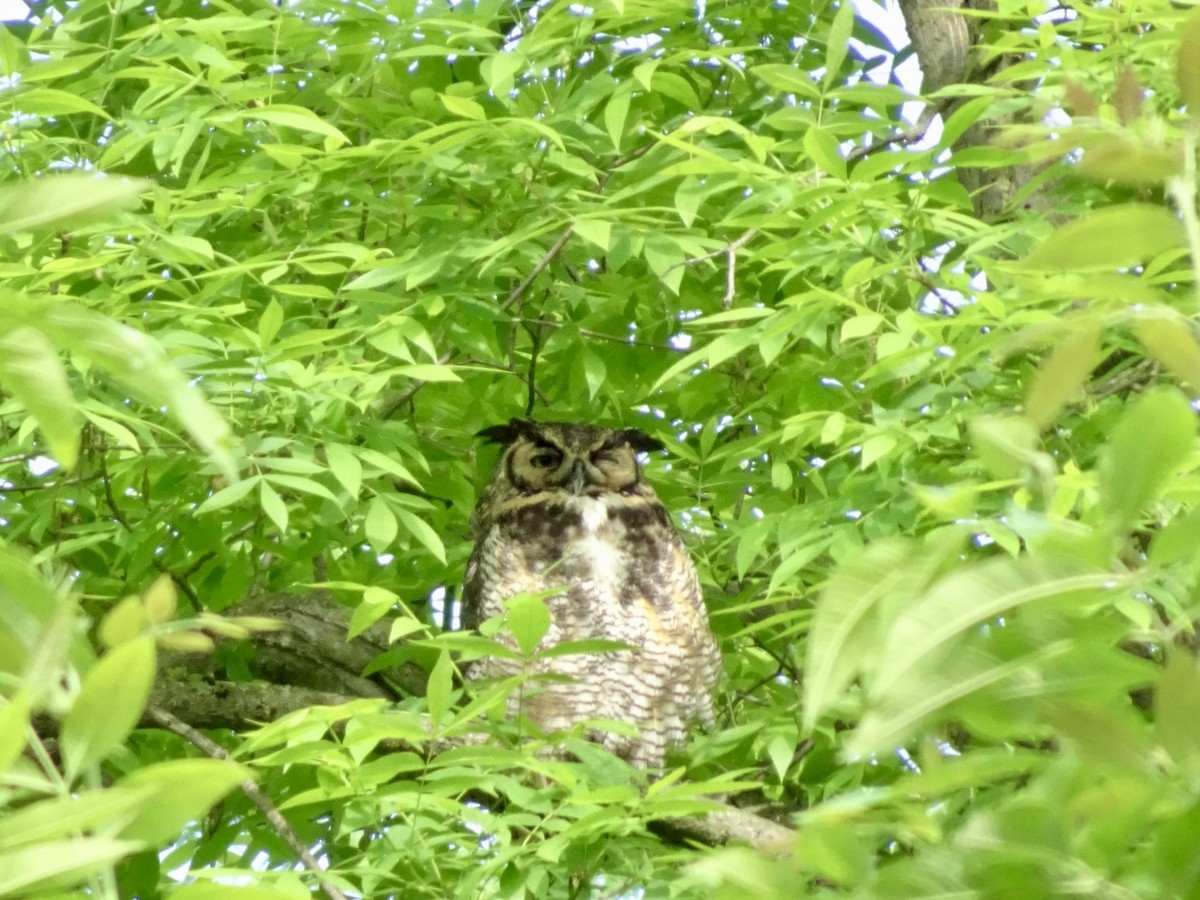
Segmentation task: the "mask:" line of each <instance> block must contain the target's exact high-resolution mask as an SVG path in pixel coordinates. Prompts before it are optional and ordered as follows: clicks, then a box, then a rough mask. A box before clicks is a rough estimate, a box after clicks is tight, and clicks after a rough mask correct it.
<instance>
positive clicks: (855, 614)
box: [801, 540, 955, 733]
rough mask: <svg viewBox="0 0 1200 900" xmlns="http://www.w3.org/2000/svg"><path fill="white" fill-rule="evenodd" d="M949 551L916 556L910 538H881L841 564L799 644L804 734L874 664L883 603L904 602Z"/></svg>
mask: <svg viewBox="0 0 1200 900" xmlns="http://www.w3.org/2000/svg"><path fill="white" fill-rule="evenodd" d="M954 549H955V548H954V547H952V546H951V545H950V544H949V543H947V544H945V545H943V546H941V547H935V548H932V552H926V553H924V554H918V553H916V552H914V551H915V547H914V545H913V544H912V543H910V542H906V541H899V540H892V541H886V542H881V543H879V544H876V545H875V546H873V547H871V548H870V549H868V550H867V551H866V552H865V553H863V554H862V555H861V556H859V557H858V558H857V559H855V560H853V561H852V562H849V561H848V562H847V563H846V564H844V565H842V566H841V567H840V568H839V569H838V571H837V572H836V573H835V574H834V576H833V577H832V578H831V579H830V580H829V583H828V584H827V585H826V586H825V589H824V590H823V591H822V592H821V596H820V599H819V600H818V602H817V608H816V612H815V614H814V616H813V623H812V629H811V632H810V634H809V638H808V640H807V641H806V642H805V647H806V649H807V653H808V660H807V662H806V663H805V666H804V687H803V709H804V714H803V718H802V724H801V727H802V728H803V729H804V731H805V732H806V733H811V732H812V731H813V729H814V728H816V725H817V722H818V721H819V720H820V718H821V717H822V716H823V715H824V714H825V713H826V712H827V711H828V710H830V709H833V708H835V707H836V706H837V705H838V704H839V703H840V702H841V701H842V694H843V692H844V691H845V690H846V688H847V687H848V686H849V685H850V683H851V681H852V680H853V679H854V677H855V676H856V674H857V673H859V672H860V671H863V670H867V669H870V668H874V666H875V665H876V664H877V652H878V649H879V643H880V641H881V640H882V638H883V628H884V625H885V624H886V621H887V619H888V616H887V613H886V609H885V608H884V607H885V604H890V605H892V606H896V607H900V608H902V607H903V606H904V605H906V604H907V603H908V602H909V601H910V599H911V598H913V597H914V596H916V595H917V594H918V592H919V591H921V590H922V589H923V588H924V587H925V585H926V583H927V581H928V579H929V578H930V577H931V576H932V573H933V572H934V571H936V569H937V568H939V567H940V566H941V565H943V564H944V562H945V559H946V557H947V556H948V555H949V554H950V553H952V552H953V551H954ZM913 562H916V563H918V564H916V565H913V564H912V563H913Z"/></svg>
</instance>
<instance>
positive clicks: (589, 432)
mask: <svg viewBox="0 0 1200 900" xmlns="http://www.w3.org/2000/svg"><path fill="white" fill-rule="evenodd" d="M479 435H480V436H481V437H483V438H485V439H487V440H488V441H491V442H494V443H498V444H502V445H504V448H505V449H504V455H503V457H502V458H501V460H500V463H499V464H498V465H497V467H496V470H495V473H494V474H493V476H492V480H491V483H490V484H489V485H488V488H487V490H486V492H485V493H484V496H483V498H482V499H481V500H480V502H479V504H478V505H477V506H476V509H475V516H474V519H473V526H474V534H475V541H476V543H475V548H474V550H473V551H472V553H471V558H470V560H469V561H468V563H467V573H466V581H465V585H464V588H463V624H464V626H465V627H468V628H475V627H478V625H479V624H480V623H481V622H482V621H484V620H485V619H487V618H490V617H491V616H495V615H498V614H500V613H502V612H503V611H504V608H505V607H504V604H505V601H507V600H508V599H509V598H511V597H513V596H515V595H517V594H542V593H545V592H547V591H554V593H552V594H551V596H550V597H549V599H548V600H547V605H548V606H549V609H550V614H551V625H550V629H549V631H548V632H547V633H546V636H545V637H544V638H543V639H542V642H541V644H540V645H539V650H544V649H546V648H548V647H552V646H555V645H557V644H559V643H561V642H563V641H578V640H584V639H589V638H592V639H594V638H600V639H605V640H610V641H619V642H622V643H624V644H627V645H629V646H630V647H631V648H632V649H628V650H618V651H612V652H607V653H591V654H567V655H564V656H559V657H554V658H551V659H545V660H540V661H538V662H537V663H536V664H535V668H534V670H533V674H535V675H552V676H564V677H557V678H550V679H535V680H534V681H532V682H531V683H530V684H531V687H530V691H531V695H526V696H524V697H522V698H521V700H520V711H521V713H522V714H523V715H525V716H527V717H529V718H530V719H531V720H533V721H534V722H536V723H537V724H538V725H539V726H540V727H541V728H542V729H543V730H545V731H547V732H552V731H560V730H564V729H568V728H571V727H572V726H574V725H576V724H578V723H580V722H582V721H585V720H589V719H609V720H617V721H621V722H627V723H629V724H631V725H634V726H636V727H637V728H638V730H639V734H638V735H637V736H634V737H631V736H627V735H618V734H616V733H613V732H608V731H598V730H597V731H592V732H591V733H590V734H589V736H590V737H592V738H593V739H595V740H597V741H599V742H600V743H602V744H603V745H604V746H605V747H607V748H608V749H610V750H612V751H613V752H614V753H617V754H619V755H621V756H623V757H625V758H626V759H628V760H629V761H630V762H631V763H633V764H634V765H639V766H659V765H662V762H663V755H664V753H665V750H666V747H667V746H668V745H672V744H679V743H682V742H683V740H684V737H685V734H686V729H687V726H688V724H689V723H690V722H700V723H701V724H702V725H704V726H706V727H711V726H712V724H713V706H712V691H713V687H714V686H715V684H716V681H717V677H718V675H719V674H720V671H721V656H720V652H719V650H718V649H717V644H716V641H715V640H714V639H713V636H712V632H711V631H710V629H709V626H708V617H707V614H706V612H705V609H704V603H703V600H702V599H701V595H700V583H699V579H698V578H697V576H696V570H695V567H694V566H693V565H692V561H691V558H690V557H689V556H688V553H687V550H686V549H685V547H684V545H683V541H682V540H680V537H679V535H678V533H677V532H676V531H675V528H674V526H673V525H672V523H671V516H670V514H669V513H668V512H667V510H666V508H665V507H664V506H663V505H662V503H661V502H660V501H659V499H658V497H657V496H656V495H655V493H654V489H653V488H651V487H650V485H649V484H647V483H646V482H645V481H644V480H643V479H642V474H641V468H640V466H639V465H638V461H637V454H638V453H642V452H648V451H651V450H661V449H663V445H662V443H661V442H659V441H657V440H655V439H654V438H652V437H650V436H649V435H647V434H645V433H644V432H642V431H639V430H638V429H636V428H624V429H613V428H603V427H599V426H596V425H586V424H573V423H564V422H531V421H527V420H524V419H513V420H512V421H511V422H510V423H509V424H507V425H498V426H494V427H492V428H485V429H484V430H483V431H481V432H479ZM520 671H521V663H520V662H519V661H517V660H510V659H503V658H500V657H488V658H485V659H482V660H480V661H479V662H477V663H475V664H473V665H472V666H471V667H470V669H469V670H468V672H467V675H468V677H469V678H492V677H508V676H512V675H516V674H518V673H519V672H520ZM510 706H512V707H513V709H512V710H510V711H515V706H516V703H515V702H511V701H510Z"/></svg>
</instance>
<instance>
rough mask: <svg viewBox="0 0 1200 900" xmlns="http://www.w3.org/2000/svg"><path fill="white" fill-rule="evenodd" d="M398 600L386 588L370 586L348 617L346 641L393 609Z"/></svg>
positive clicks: (400, 620) (402, 620) (401, 620)
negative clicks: (348, 624) (348, 625)
mask: <svg viewBox="0 0 1200 900" xmlns="http://www.w3.org/2000/svg"><path fill="white" fill-rule="evenodd" d="M399 601H400V598H399V597H398V596H397V595H396V594H394V593H392V592H391V591H389V590H387V589H386V588H381V587H377V586H375V585H372V586H370V587H368V588H367V589H366V590H365V591H363V597H362V602H361V603H359V604H358V606H356V607H354V612H353V613H352V614H351V616H350V627H349V629H348V630H347V633H346V640H353V639H354V638H356V637H358V636H359V635H360V634H362V633H363V632H364V631H366V630H367V629H368V628H370V627H371V626H372V625H374V624H375V623H376V622H378V621H379V620H380V619H382V618H383V617H384V616H385V615H387V614H388V613H390V612H392V610H394V609H395V607H396V604H397V603H398V602H399ZM405 621H412V620H404V619H399V620H397V622H405Z"/></svg>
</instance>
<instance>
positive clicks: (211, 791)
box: [118, 759, 250, 847]
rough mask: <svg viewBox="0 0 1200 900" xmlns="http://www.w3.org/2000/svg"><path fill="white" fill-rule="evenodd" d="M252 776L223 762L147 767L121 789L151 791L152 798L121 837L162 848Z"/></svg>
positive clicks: (179, 762) (178, 762) (122, 783)
mask: <svg viewBox="0 0 1200 900" xmlns="http://www.w3.org/2000/svg"><path fill="white" fill-rule="evenodd" d="M249 780H250V773H249V772H248V771H247V770H246V769H244V768H242V767H241V766H239V765H236V764H235V763H232V762H230V761H228V760H223V759H172V760H167V761H166V762H159V763H153V764H151V765H148V766H143V767H142V768H140V769H138V770H137V771H135V772H133V773H131V774H130V775H127V776H126V777H125V778H123V779H122V780H121V781H120V782H118V786H119V787H121V788H126V789H132V790H136V791H139V792H141V791H149V792H151V794H152V796H151V798H150V799H149V800H147V801H146V802H145V803H144V804H142V805H141V806H140V807H139V808H138V810H137V815H136V816H135V817H134V818H133V821H131V822H130V823H129V824H128V825H125V826H124V827H123V828H122V829H121V832H120V833H121V836H122V837H125V838H129V839H131V840H134V841H141V842H144V843H145V844H146V845H149V846H151V847H158V846H161V845H163V844H165V843H167V842H170V841H174V840H177V839H178V837H179V834H180V832H181V831H183V829H184V827H185V826H186V825H187V824H188V823H189V822H194V821H196V820H198V819H201V818H203V817H204V815H205V814H206V813H207V812H208V811H209V810H210V809H212V807H213V805H214V804H216V803H217V801H218V800H220V799H221V798H222V797H224V796H225V795H226V794H228V793H229V792H230V791H231V790H233V789H234V788H235V787H237V786H238V785H239V784H241V783H242V782H244V781H249Z"/></svg>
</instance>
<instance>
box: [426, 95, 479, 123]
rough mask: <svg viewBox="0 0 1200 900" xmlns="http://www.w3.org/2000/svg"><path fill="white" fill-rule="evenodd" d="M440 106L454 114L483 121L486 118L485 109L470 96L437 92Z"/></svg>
mask: <svg viewBox="0 0 1200 900" xmlns="http://www.w3.org/2000/svg"><path fill="white" fill-rule="evenodd" d="M438 96H439V97H440V98H441V101H442V106H444V107H446V109H447V110H449V111H450V112H451V113H453V114H454V115H456V116H462V118H464V119H473V120H475V121H477V122H483V121H485V120H486V119H487V111H486V110H484V108H483V107H482V106H480V105H479V104H478V103H476V102H475V101H474V100H472V99H471V98H470V97H457V96H455V95H454V94H439V95H438Z"/></svg>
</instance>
